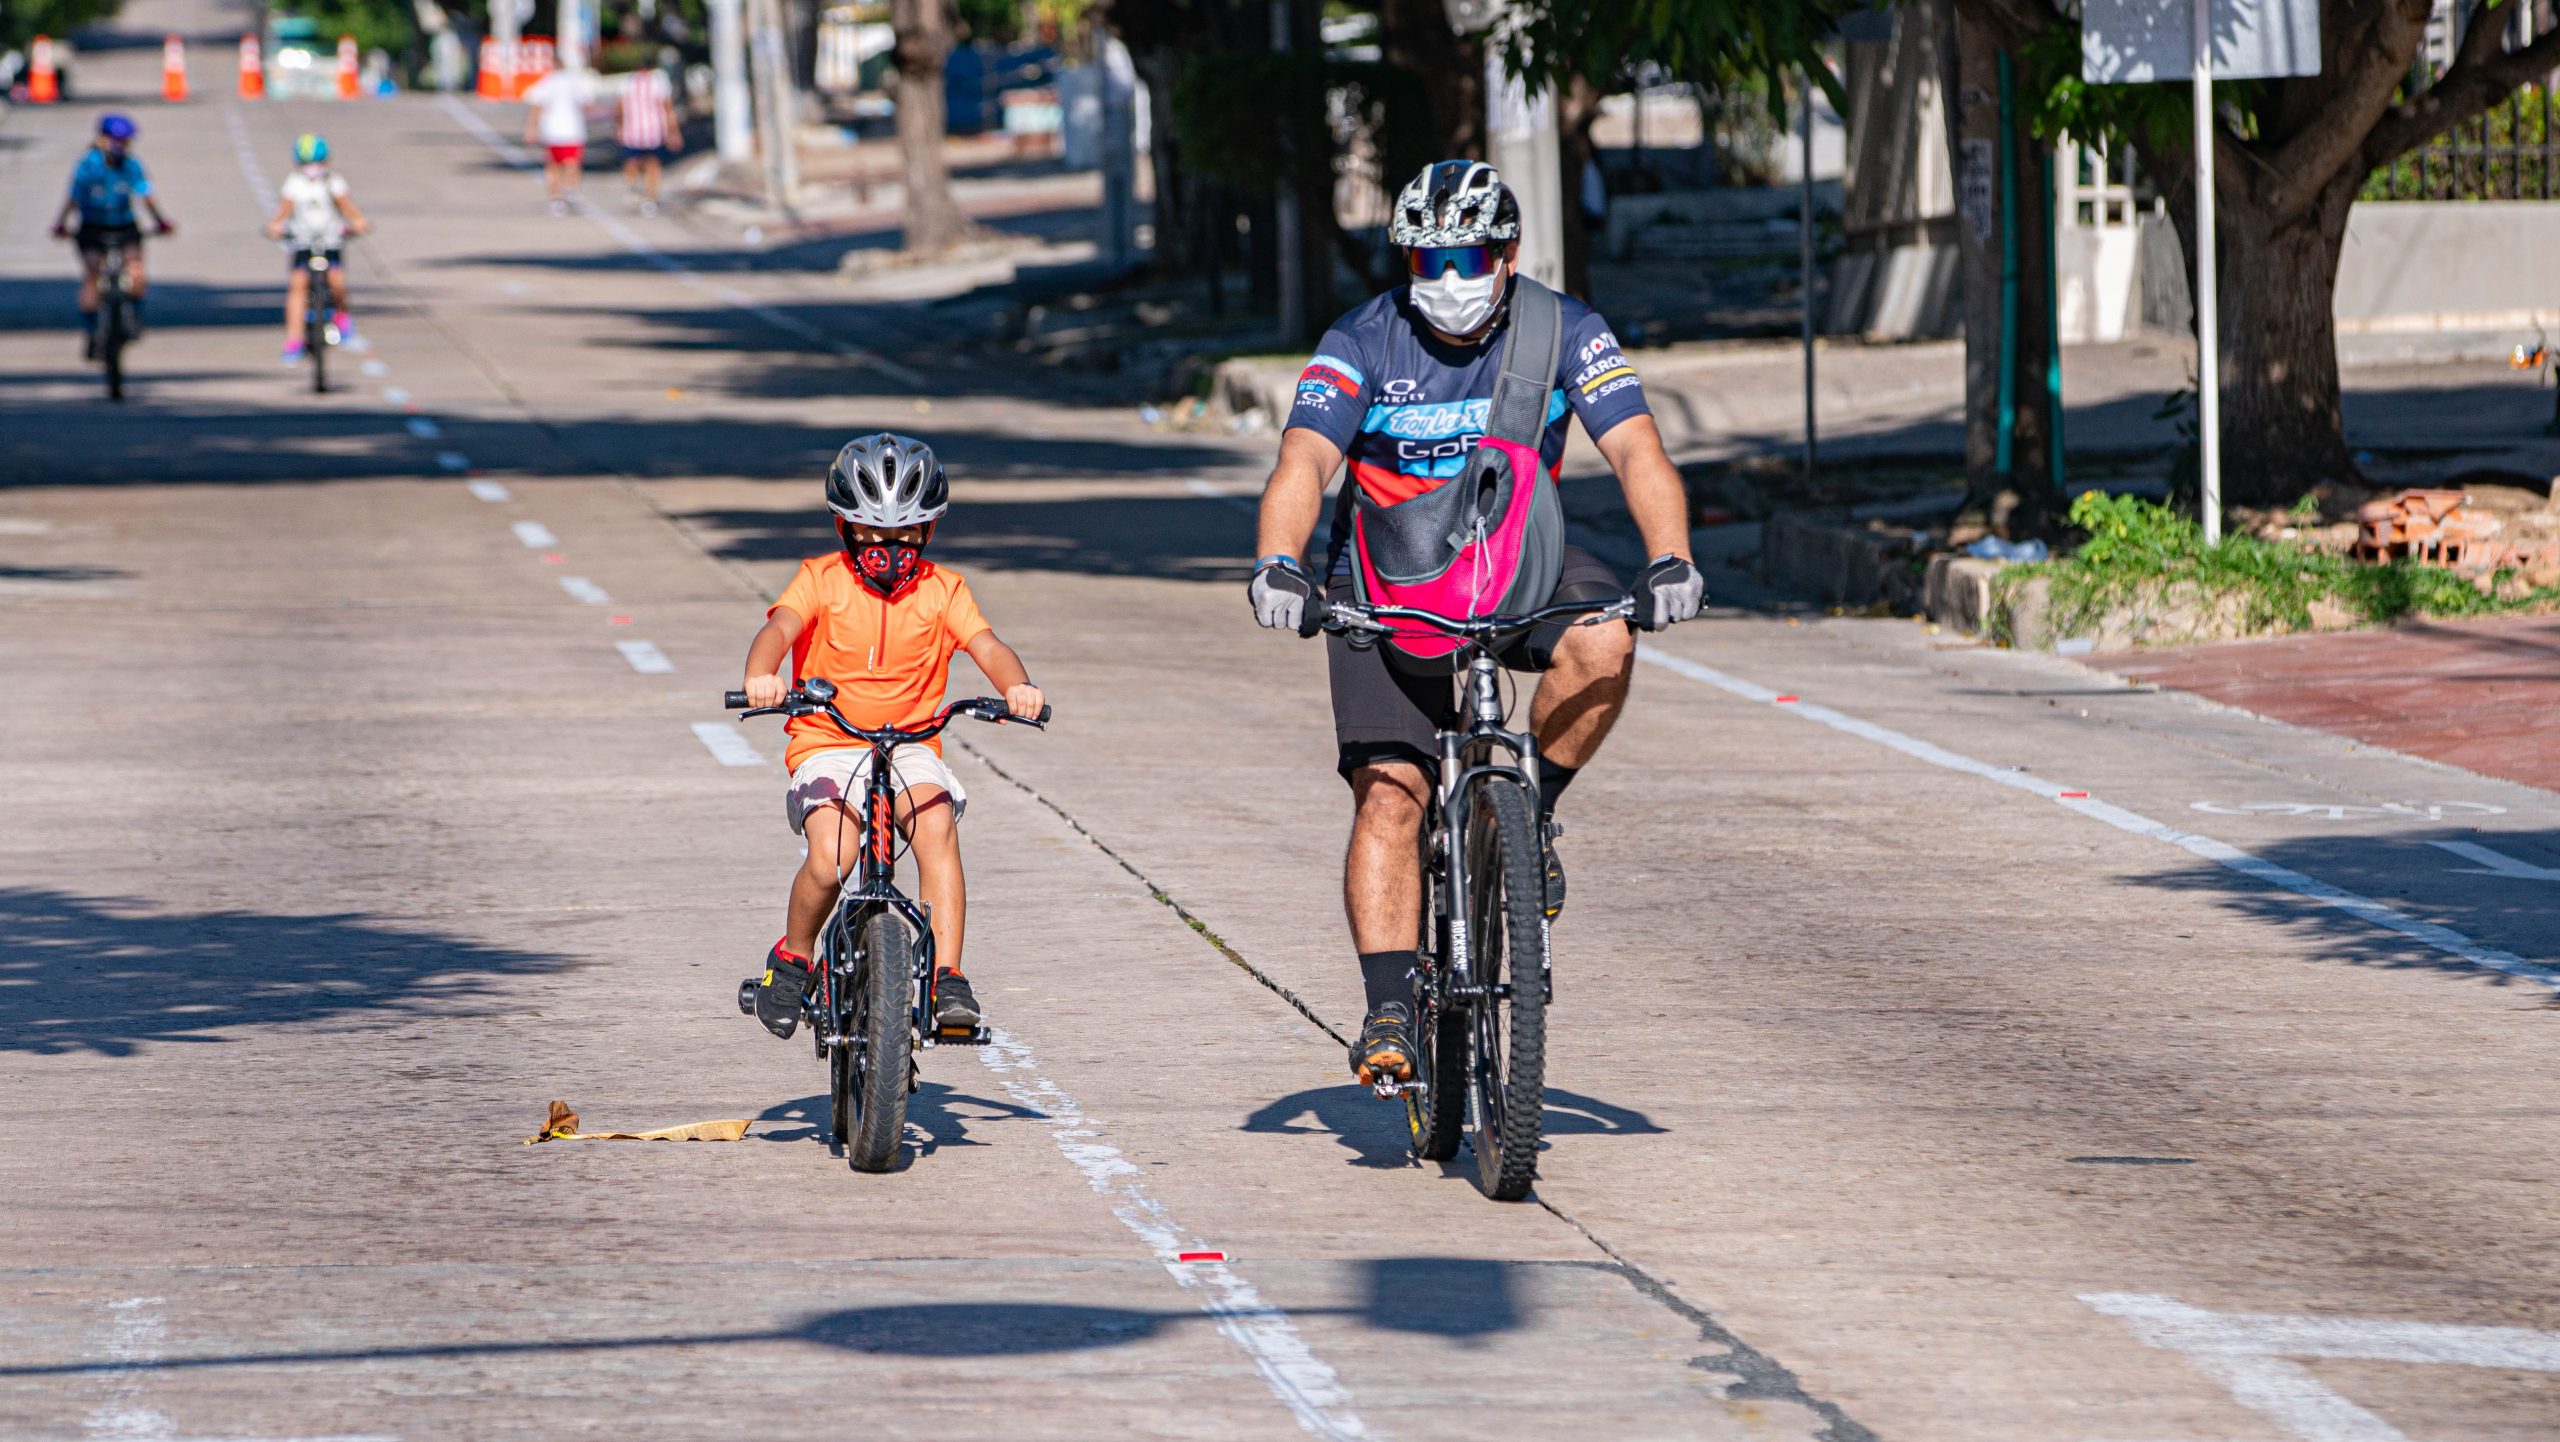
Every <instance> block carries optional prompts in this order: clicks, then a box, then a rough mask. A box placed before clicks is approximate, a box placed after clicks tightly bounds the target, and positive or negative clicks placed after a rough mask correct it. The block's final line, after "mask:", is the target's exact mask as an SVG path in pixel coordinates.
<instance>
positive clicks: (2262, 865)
mask: <svg viewBox="0 0 2560 1442" xmlns="http://www.w3.org/2000/svg"><path fill="white" fill-rule="evenodd" d="M1636 657H1637V659H1638V660H1642V661H1647V662H1650V663H1652V664H1653V665H1656V666H1660V667H1662V668H1663V669H1664V670H1666V671H1672V672H1676V673H1678V674H1680V675H1682V676H1686V677H1688V678H1689V679H1690V680H1692V681H1703V682H1705V683H1706V684H1707V685H1710V686H1713V687H1715V688H1716V689H1717V690H1720V691H1725V692H1729V693H1731V694H1733V695H1736V696H1740V697H1742V698H1743V699H1745V700H1748V701H1762V702H1774V701H1776V700H1777V699H1778V697H1779V695H1780V694H1781V693H1779V692H1776V691H1772V690H1770V689H1769V688H1768V687H1766V686H1761V685H1757V684H1755V683H1753V682H1750V681H1745V680H1743V679H1742V678H1741V677H1739V676H1731V675H1727V674H1726V673H1724V672H1722V671H1719V670H1717V669H1715V668H1714V667H1712V666H1701V665H1699V664H1698V663H1697V662H1695V661H1690V660H1685V659H1683V658H1681V657H1678V656H1674V655H1672V654H1671V653H1670V652H1668V651H1664V650H1661V649H1660V648H1658V647H1655V646H1651V645H1639V646H1638V647H1636ZM1786 714H1787V715H1790V716H1800V717H1802V718H1804V719H1805V720H1807V721H1812V722H1816V723H1818V724H1820V725H1823V726H1828V727H1830V728H1831V729H1832V730H1834V731H1839V732H1844V733H1846V734H1848V735H1851V736H1856V737H1859V738H1861V739H1863V740H1867V741H1873V742H1875V743H1876V744H1877V745H1879V746H1884V747H1888V748H1890V749H1892V750H1895V751H1899V752H1901V753H1902V754H1903V755H1905V756H1908V757H1911V758H1912V759H1913V760H1915V761H1926V762H1928V763H1929V764H1930V765H1932V766H1939V767H1944V768H1945V769H1947V770H1949V771H1960V772H1962V773H1964V774H1965V775H1967V776H1975V777H1979V778H1981V779H1982V780H1985V781H1990V782H1996V783H1998V784H1999V785H2002V786H2006V787H2010V788H2011V789H2013V790H2018V791H2024V792H2027V793H2028V794H2030V795H2033V796H2040V797H2042V798H2044V799H2045V800H2047V801H2053V802H2059V803H2060V804H2061V805H2063V806H2066V807H2068V808H2070V809H2071V810H2073V811H2077V812H2079V813H2080V814H2081V815H2083V816H2086V817H2088V818H2090V819H2091V820H2093V821H2103V822H2105V823H2106V824H2108V825H2109V826H2112V827H2114V828H2116V829H2117V830H2119V831H2129V832H2131V833H2133V834H2134V835H2136V836H2147V837H2149V838H2151V839H2152V840H2154V841H2165V842H2167V843H2169V844H2170V845H2171V846H2175V847H2177V848H2178V849H2180V850H2182V851H2184V852H2186V853H2187V854H2189V855H2191V856H2197V857H2201V858H2203V859H2204V860H2206V861H2210V862H2213V863H2214V864H2215V865H2217V866H2223V867H2228V868H2229V869H2231V870H2233V871H2236V872H2239V873H2240V874H2241V875H2243V876H2247V877H2250V878H2252V879H2254V880H2258V881H2262V882H2265V883H2266V884H2267V885H2269V886H2273V887H2276V888H2278V889H2279V890H2283V891H2290V892H2292V893H2293V894H2294V895H2296V896H2301V897H2306V898H2308V899H2310V900H2312V901H2316V902H2319V903H2320V904H2321V905H2323V906H2330V907H2335V908H2337V909H2338V910H2340V911H2343V912H2345V913H2347V914H2348V915H2350V916H2353V917H2355V918H2357V919H2358V920H2360V921H2366V922H2370V923H2372V924H2373V925H2375V926H2378V927H2381V928H2383V929H2384V930H2386V931H2396V932H2398V933H2400V934H2401V935H2402V936H2405V937H2407V938H2409V939H2410V940H2411V941H2414V942H2417V943H2418V944H2419V945H2421V946H2425V947H2429V948H2432V949H2433V950H2436V951H2440V952H2442V953H2444V954H2445V955H2447V956H2450V957H2453V958H2455V959H2456V960H2459V961H2465V962H2469V963H2470V964H2471V965H2473V966H2477V967H2483V968H2486V969H2487V970H2490V971H2498V972H2504V973H2506V974H2507V975H2509V976H2513V977H2518V978H2521V979H2523V980H2526V981H2533V982H2539V983H2541V984H2542V985H2544V986H2548V987H2552V988H2554V989H2555V990H2560V969H2554V968H2552V967H2548V966H2544V965H2541V964H2540V963H2538V962H2531V961H2527V960H2525V959H2524V958H2523V957H2520V956H2517V955H2515V954H2514V953H2512V952H2505V951H2499V950H2497V949H2496V948H2494V947H2487V946H2482V945H2481V944H2480V943H2478V942H2476V941H2473V940H2472V939H2471V938H2469V937H2467V936H2464V935H2463V934H2462V933H2461V932H2458V931H2456V930H2454V929H2453V928H2452V927H2449V926H2438V925H2437V924H2435V923H2434V922H2432V921H2421V920H2419V919H2418V918H2416V917H2414V916H2411V915H2409V914H2408V913H2407V912H2404V911H2401V910H2399V909H2398V908H2396V907H2391V906H2386V905H2384V904H2383V903H2381V902H2379V901H2376V900H2374V899H2373V898H2371V897H2369V896H2359V895H2357V894H2356V893H2355V892H2352V891H2348V890H2345V889H2343V888H2341V887H2336V886H2331V885H2330V884H2329V883H2327V882H2325V881H2321V880H2318V879H2316V878H2314V877H2309V876H2305V875H2303V874H2302V873H2301V872H2299V871H2295V870H2293V869H2292V868H2290V867H2284V866H2278V865H2276V864H2275V863H2274V862H2272V861H2265V860H2261V859H2260V858H2258V857H2255V856H2252V855H2250V854H2249V853H2248V852H2245V851H2242V850H2240V849H2239V848H2238V847H2236V846H2231V845H2228V844H2225V843H2223V842H2220V841H2216V840H2214V839H2213V838H2212V837H2210V836H2199V835H2197V834H2196V833H2194V832H2192V831H2180V830H2179V829H2177V828H2176V827H2174V826H2165V825H2162V824H2161V823H2160V822H2157V821H2154V820H2152V819H2151V818H2150V817H2147V816H2143V815H2140V814H2137V813H2135V812H2131V811H2127V810H2125V809H2124V808H2123V807H2121V806H2116V805H2112V804H2110V803H2108V802H2104V801H2098V800H2094V799H2090V798H2087V797H2070V798H2066V797H2065V796H2064V795H2063V792H2064V790H2065V789H2066V788H2064V787H2062V786H2059V785H2056V784H2055V783H2053V782H2051V781H2047V780H2045V779H2044V778H2043V777H2040V776H2031V775H2029V774H2027V773H2026V772H2024V771H2014V770H2008V769H2005V768H2002V767H1998V766H1993V765H1991V764H1990V763H1988V762H1983V761H1976V760H1974V759H1973V758H1972V757H1970V756H1961V755H1958V754H1957V753H1955V752H1953V751H1949V750H1947V749H1946V748H1945V747H1943V746H1937V745H1933V744H1932V743H1930V742H1927V741H1923V740H1921V739H1920V738H1918V737H1916V736H1905V735H1903V734H1902V733H1901V732H1899V731H1890V730H1887V729H1885V728H1884V727H1882V726H1878V725H1876V724H1875V723H1873V722H1871V721H1861V720H1859V719H1858V718H1857V717H1855V716H1849V715H1845V714H1843V713H1841V712H1838V711H1834V710H1832V709H1831V708H1830V707H1828V706H1817V705H1815V704H1813V703H1812V702H1810V701H1800V702H1797V703H1796V704H1794V705H1791V706H1788V707H1787V708H1786Z"/></svg>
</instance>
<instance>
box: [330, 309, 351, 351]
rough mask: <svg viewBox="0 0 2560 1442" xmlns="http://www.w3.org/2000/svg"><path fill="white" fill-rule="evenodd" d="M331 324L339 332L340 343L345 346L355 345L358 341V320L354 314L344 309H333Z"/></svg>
mask: <svg viewBox="0 0 2560 1442" xmlns="http://www.w3.org/2000/svg"><path fill="white" fill-rule="evenodd" d="M329 324H330V326H331V327H332V328H333V329H335V330H336V331H337V332H338V344H340V345H343V346H353V345H354V344H355V343H356V320H355V317H354V316H351V315H349V314H347V313H346V312H345V311H342V310H341V311H332V312H331V313H330V315H329Z"/></svg>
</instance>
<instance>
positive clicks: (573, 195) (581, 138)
mask: <svg viewBox="0 0 2560 1442" xmlns="http://www.w3.org/2000/svg"><path fill="white" fill-rule="evenodd" d="M595 94H596V86H595V78H594V77H593V76H591V75H589V74H588V73H587V72H586V71H585V70H583V69H576V68H564V69H560V70H554V71H552V72H551V73H550V74H548V75H545V76H543V77H542V78H541V79H540V80H537V81H535V82H533V88H532V89H530V90H527V91H526V92H525V93H524V103H525V113H524V138H525V141H526V143H527V144H531V143H534V142H536V141H539V142H540V143H541V145H542V151H543V160H542V181H543V188H544V190H545V192H546V193H548V194H549V195H550V197H551V213H552V214H553V215H567V214H568V213H569V207H570V205H571V204H572V203H573V202H575V201H576V200H577V198H578V182H579V181H580V180H581V179H583V178H584V175H585V170H586V153H587V105H588V103H589V102H590V101H592V100H594V99H595Z"/></svg>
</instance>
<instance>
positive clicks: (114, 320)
mask: <svg viewBox="0 0 2560 1442" xmlns="http://www.w3.org/2000/svg"><path fill="white" fill-rule="evenodd" d="M98 359H99V360H100V361H103V362H104V363H105V364H106V368H107V399H108V400H111V401H120V400H123V399H124V299H123V297H121V296H118V297H115V298H113V299H110V300H109V301H108V302H107V304H106V306H105V308H104V309H103V311H102V312H101V314H100V315H99V316H98Z"/></svg>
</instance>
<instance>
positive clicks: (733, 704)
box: [720, 691, 747, 711]
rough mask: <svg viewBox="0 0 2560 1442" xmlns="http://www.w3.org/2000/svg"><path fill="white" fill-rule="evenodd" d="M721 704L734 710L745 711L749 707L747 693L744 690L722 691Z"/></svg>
mask: <svg viewBox="0 0 2560 1442" xmlns="http://www.w3.org/2000/svg"><path fill="white" fill-rule="evenodd" d="M720 704H721V705H723V706H726V707H728V708H729V709H730V710H732V711H744V710H746V709H747V693H746V692H744V691H725V692H722V693H721V696H720Z"/></svg>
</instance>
